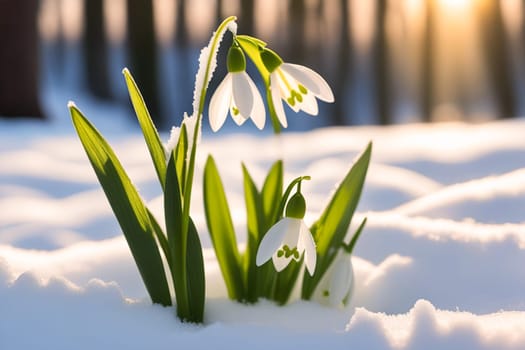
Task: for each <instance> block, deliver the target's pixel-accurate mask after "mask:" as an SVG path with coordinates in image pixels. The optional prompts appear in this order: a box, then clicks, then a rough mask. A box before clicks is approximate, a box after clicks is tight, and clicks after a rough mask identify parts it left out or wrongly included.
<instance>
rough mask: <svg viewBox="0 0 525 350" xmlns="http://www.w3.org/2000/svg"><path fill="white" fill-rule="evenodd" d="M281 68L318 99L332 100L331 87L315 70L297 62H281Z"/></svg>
mask: <svg viewBox="0 0 525 350" xmlns="http://www.w3.org/2000/svg"><path fill="white" fill-rule="evenodd" d="M281 69H282V70H283V71H285V72H286V73H288V74H290V75H291V76H292V77H293V78H294V79H295V80H297V81H298V82H299V83H301V84H302V85H304V87H305V88H307V89H308V90H310V91H311V92H312V93H313V94H314V95H315V96H317V97H318V98H319V99H320V100H323V101H325V102H334V94H333V92H332V89H331V88H330V86H329V85H328V83H327V82H326V80H324V79H323V77H321V76H320V75H319V74H318V73H317V72H315V71H314V70H312V69H310V68H308V67H305V66H301V65H299V64H292V63H283V64H282V65H281Z"/></svg>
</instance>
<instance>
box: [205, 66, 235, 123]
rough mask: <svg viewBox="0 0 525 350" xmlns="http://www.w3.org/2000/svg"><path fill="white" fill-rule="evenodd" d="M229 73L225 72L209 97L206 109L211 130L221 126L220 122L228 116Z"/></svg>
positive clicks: (229, 98) (229, 101)
mask: <svg viewBox="0 0 525 350" xmlns="http://www.w3.org/2000/svg"><path fill="white" fill-rule="evenodd" d="M231 82H232V77H231V74H227V75H226V77H225V78H224V80H223V81H222V82H221V83H220V84H219V86H218V87H217V90H215V93H214V94H213V96H212V97H211V101H210V107H209V109H208V116H209V119H210V126H211V129H212V130H213V131H217V130H219V129H220V128H221V126H222V124H224V121H225V120H226V116H228V110H229V108H230V103H231V98H232V97H231V91H232V89H231V85H232V84H231Z"/></svg>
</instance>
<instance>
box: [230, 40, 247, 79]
mask: <svg viewBox="0 0 525 350" xmlns="http://www.w3.org/2000/svg"><path fill="white" fill-rule="evenodd" d="M227 65H228V72H230V73H237V72H244V71H245V70H246V58H244V52H242V50H241V48H240V47H239V46H236V45H233V46H231V47H230V49H229V50H228V58H227Z"/></svg>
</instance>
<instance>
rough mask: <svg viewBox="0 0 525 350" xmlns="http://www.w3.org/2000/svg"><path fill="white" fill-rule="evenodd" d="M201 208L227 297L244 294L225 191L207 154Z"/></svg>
mask: <svg viewBox="0 0 525 350" xmlns="http://www.w3.org/2000/svg"><path fill="white" fill-rule="evenodd" d="M203 186H204V209H205V213H206V223H207V224H208V230H209V232H210V236H211V240H212V243H213V247H214V249H215V254H216V255H217V261H218V262H219V266H220V268H221V272H222V276H223V278H224V282H225V283H226V288H227V290H228V296H229V297H230V298H231V299H236V300H239V301H242V300H243V298H244V295H245V293H244V288H243V278H242V266H241V259H240V255H239V251H238V248H237V240H236V238H235V232H234V229H233V222H232V218H231V215H230V209H229V207H228V201H227V199H226V194H225V193H224V187H223V185H222V181H221V178H220V176H219V172H218V170H217V166H216V165H215V161H214V160H213V157H212V156H208V160H207V161H206V166H205V168H204V180H203Z"/></svg>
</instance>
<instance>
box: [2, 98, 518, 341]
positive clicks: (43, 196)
mask: <svg viewBox="0 0 525 350" xmlns="http://www.w3.org/2000/svg"><path fill="white" fill-rule="evenodd" d="M78 105H79V107H80V108H81V109H82V107H83V106H82V103H79V104H78ZM64 112H65V107H64ZM85 112H87V115H88V117H90V118H92V119H93V120H94V122H95V124H97V125H99V126H100V128H101V129H102V132H103V133H104V134H105V135H107V136H108V139H109V141H110V143H111V144H112V145H113V146H114V148H115V149H116V152H117V154H118V155H119V157H120V158H121V160H122V161H123V163H124V166H125V168H126V169H127V170H128V171H129V174H130V176H131V178H132V179H133V180H134V182H135V183H136V184H137V186H138V187H139V188H140V190H141V194H142V195H143V197H144V198H145V199H146V200H147V201H148V202H149V204H150V206H151V207H152V208H153V210H154V211H155V213H157V214H158V215H159V216H160V215H161V214H160V213H161V201H160V198H159V194H160V189H159V188H158V185H157V180H156V178H155V174H154V173H153V168H152V166H151V164H150V160H149V158H148V155H147V153H146V150H145V146H144V144H143V142H142V138H141V135H140V134H139V133H138V130H136V129H135V128H133V127H132V126H130V125H129V123H126V122H119V120H118V119H117V120H116V121H108V120H104V119H102V118H101V116H98V117H95V116H93V115H92V114H91V113H90V112H89V111H86V110H85ZM291 117H293V116H291ZM64 121H67V117H65V118H64ZM524 135H525V120H523V119H517V120H514V121H508V122H491V123H487V124H479V125H467V124H461V123H450V124H438V125H432V126H426V125H425V126H422V125H406V126H392V127H386V128H380V127H355V128H336V129H320V130H317V131H312V132H308V133H302V134H296V133H287V134H285V135H284V136H282V137H281V138H280V139H277V140H276V139H274V138H272V137H269V136H263V137H261V136H254V135H250V134H245V133H242V131H240V132H239V133H238V134H232V133H229V134H227V135H223V136H220V134H219V135H208V134H205V135H204V137H203V142H202V143H201V145H200V148H199V155H200V156H199V169H198V171H199V174H200V172H201V169H202V168H201V166H202V164H203V161H204V159H205V157H206V155H207V154H208V153H210V152H211V153H213V154H214V155H215V157H216V159H217V160H218V162H219V170H220V171H221V173H222V175H223V178H224V179H225V182H226V187H227V191H228V197H229V201H230V205H231V206H232V207H233V213H234V217H235V221H236V226H237V231H238V232H243V230H244V209H243V193H242V182H241V178H242V174H241V168H240V161H245V162H246V164H247V166H248V168H249V169H250V170H251V172H252V173H253V175H254V176H255V178H256V179H258V180H259V181H261V180H262V178H263V176H264V173H265V171H266V170H267V169H268V167H269V165H270V164H271V163H272V162H273V161H274V160H275V159H277V158H280V157H282V158H284V160H285V168H286V171H287V175H286V176H287V179H292V178H293V177H295V176H299V175H311V176H312V181H310V182H307V183H305V184H304V185H303V187H304V191H305V195H306V196H307V200H308V210H309V211H308V214H307V217H306V221H307V223H311V222H312V220H313V219H315V218H316V215H317V214H318V213H319V211H320V210H321V209H322V207H323V205H324V203H325V202H326V201H327V200H328V198H329V193H330V191H331V190H332V189H333V187H334V185H335V184H336V183H337V182H338V181H340V180H341V179H342V177H343V175H344V174H345V173H346V171H347V170H348V168H349V166H350V164H351V162H352V160H353V158H354V157H355V156H356V155H357V154H358V153H359V152H360V151H361V150H363V149H364V147H365V146H366V143H367V142H368V141H369V140H372V141H373V142H374V150H373V155H372V164H371V168H370V171H369V176H368V178H367V183H366V186H365V192H364V194H363V197H362V201H361V204H360V206H359V208H358V215H357V216H358V218H360V217H362V216H364V215H366V216H367V217H368V218H369V222H368V223H369V224H368V226H367V228H366V230H365V232H364V233H363V236H362V238H361V240H360V241H359V242H358V244H357V247H356V250H355V256H354V258H353V263H354V268H355V273H356V279H357V286H356V289H355V293H354V297H353V302H352V305H351V306H350V307H348V308H347V309H344V310H334V309H329V308H326V307H323V306H319V305H317V304H315V303H313V302H304V301H298V300H296V301H294V302H292V303H291V304H290V305H289V306H286V307H283V308H280V307H277V306H275V305H273V304H271V303H269V302H261V303H259V304H258V305H255V306H246V305H239V304H236V303H233V302H230V301H229V300H227V299H226V298H225V290H224V286H223V285H222V279H221V277H220V273H219V270H218V267H217V265H216V262H215V258H214V256H213V252H212V251H211V250H210V249H209V248H210V240H209V238H208V236H207V232H206V226H205V223H204V218H203V213H202V211H203V209H202V204H201V203H202V201H201V199H202V194H201V193H200V191H198V190H197V191H195V195H194V206H193V213H194V214H193V216H194V218H195V220H196V222H197V225H198V226H199V229H200V232H201V235H202V241H203V245H204V246H205V247H206V251H205V259H206V270H207V271H206V272H207V278H208V284H207V294H208V300H207V310H206V311H207V313H206V325H204V326H194V325H187V324H182V323H180V322H179V321H177V319H176V317H175V315H174V310H173V309H171V308H162V307H159V306H152V305H151V304H150V302H149V301H148V299H147V296H146V292H145V290H144V287H143V286H142V284H141V281H140V278H139V275H138V272H137V270H136V268H135V266H134V264H133V261H132V258H131V256H130V253H129V252H128V248H127V246H126V243H125V241H124V239H123V237H122V235H121V233H120V231H119V228H118V225H117V223H116V221H115V219H114V218H113V216H112V213H111V210H110V208H109V205H108V204H107V202H106V199H105V197H104V195H103V193H102V190H101V189H100V188H99V186H98V183H97V181H96V178H95V176H94V173H93V171H92V169H91V167H90V165H89V163H88V160H87V158H86V156H85V154H84V152H83V150H82V149H81V146H80V144H79V142H78V141H77V139H76V137H75V135H74V134H73V128H72V126H70V124H69V123H68V122H67V123H66V122H57V121H55V122H53V123H51V124H49V125H42V124H39V123H34V122H15V123H13V122H6V121H0V349H3V350H4V349H5V350H8V349H9V350H10V349H31V348H35V349H36V348H38V349H114V348H126V349H144V348H167V347H170V348H184V347H188V348H192V349H203V348H208V349H223V348H224V349H232V348H234V349H270V348H277V349H279V348H294V349H297V348H301V347H304V348H308V349H319V348H321V347H324V348H326V349H349V348H352V346H354V348H359V349H423V348H424V349H524V348H525V137H524ZM164 136H166V135H164ZM199 177H200V176H199V175H198V176H197V179H198V182H199V184H197V185H196V187H195V188H196V189H198V188H200V179H199ZM358 218H356V219H358ZM355 221H356V222H357V221H358V220H355Z"/></svg>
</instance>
